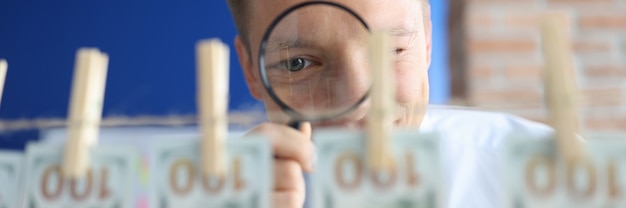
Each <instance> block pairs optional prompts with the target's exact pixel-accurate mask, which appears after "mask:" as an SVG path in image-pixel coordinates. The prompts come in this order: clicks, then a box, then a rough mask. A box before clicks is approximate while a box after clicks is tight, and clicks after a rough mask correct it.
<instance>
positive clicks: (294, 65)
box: [282, 58, 312, 72]
mask: <svg viewBox="0 0 626 208" xmlns="http://www.w3.org/2000/svg"><path fill="white" fill-rule="evenodd" d="M311 64H312V63H311V61H309V60H306V59H304V58H294V59H289V60H287V61H284V62H283V63H282V65H283V67H284V68H285V69H287V70H289V71H290V72H297V71H300V70H302V69H304V68H307V67H309V66H310V65H311Z"/></svg>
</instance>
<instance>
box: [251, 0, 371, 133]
mask: <svg viewBox="0 0 626 208" xmlns="http://www.w3.org/2000/svg"><path fill="white" fill-rule="evenodd" d="M313 5H328V6H333V7H337V8H339V9H342V10H344V11H346V12H348V13H349V14H351V15H352V16H354V17H355V18H356V19H357V20H359V22H361V24H362V25H363V26H364V27H365V29H366V30H367V31H368V32H370V28H369V26H368V25H367V23H366V22H365V20H363V18H361V16H360V15H358V14H357V13H356V12H355V11H353V10H352V9H350V8H348V7H346V6H344V5H342V4H339V3H336V2H329V1H307V2H303V3H300V4H296V5H294V6H292V7H290V8H288V9H287V10H285V11H284V12H282V13H281V14H280V15H278V17H276V18H275V19H274V21H272V22H271V24H270V25H269V27H268V28H267V29H266V30H265V34H264V35H263V39H261V46H260V47H259V67H258V68H259V74H260V75H261V80H262V82H263V86H264V88H265V91H266V92H267V94H268V95H269V96H270V97H271V98H272V100H273V101H274V102H276V104H277V105H278V106H279V107H280V108H281V109H282V110H283V112H285V113H286V114H287V115H289V116H290V117H291V121H290V122H304V121H308V122H319V121H326V120H332V119H334V118H338V117H342V116H344V115H346V114H348V113H350V112H352V111H354V110H355V109H356V108H358V107H359V106H360V105H361V104H362V103H363V102H365V100H366V99H367V97H368V95H369V91H370V90H369V89H368V91H367V92H366V93H365V95H363V97H361V99H359V100H358V101H357V102H356V103H355V104H354V105H353V106H351V107H350V108H348V109H346V110H345V111H342V112H340V113H338V114H336V115H328V116H324V115H319V116H316V117H310V116H307V115H304V114H302V113H300V112H298V111H296V110H294V109H292V108H291V107H289V105H287V104H286V103H285V102H283V101H282V100H281V99H280V98H279V97H278V95H276V93H275V92H274V89H272V86H271V84H270V82H269V79H268V78H267V73H266V72H265V49H266V48H267V40H268V39H269V36H270V35H271V34H272V32H273V31H274V28H275V27H276V25H278V23H280V21H282V20H283V18H285V17H286V16H287V15H289V14H291V13H292V12H293V11H295V10H297V9H300V8H302V7H306V6H313Z"/></svg>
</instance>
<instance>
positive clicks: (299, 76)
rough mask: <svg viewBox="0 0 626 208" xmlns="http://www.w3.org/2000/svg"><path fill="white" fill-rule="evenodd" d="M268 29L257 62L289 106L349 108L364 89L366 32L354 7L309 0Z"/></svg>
mask: <svg viewBox="0 0 626 208" xmlns="http://www.w3.org/2000/svg"><path fill="white" fill-rule="evenodd" d="M270 30H271V32H270V35H269V36H267V39H265V41H266V42H265V43H266V47H265V50H264V51H262V53H264V56H263V62H261V63H262V64H263V65H262V66H261V67H260V68H261V70H262V71H264V72H265V76H266V78H267V81H268V84H269V85H270V86H271V89H272V90H273V92H274V93H275V95H276V97H277V98H278V99H280V101H282V103H284V104H285V105H287V106H288V107H289V108H291V110H293V111H296V112H298V113H300V114H301V115H304V116H306V117H309V118H320V117H331V116H333V115H339V114H341V113H344V112H346V111H349V110H350V109H351V108H353V107H355V106H356V105H358V104H359V101H360V100H362V99H363V97H364V96H365V95H366V94H367V91H368V90H369V88H370V86H371V81H370V80H371V79H370V76H369V69H368V67H367V64H368V61H367V38H368V35H369V32H368V29H367V27H366V26H365V25H364V23H363V22H361V21H360V20H359V19H358V18H357V17H356V16H355V15H353V14H352V13H350V12H348V11H346V10H344V9H342V8H340V7H336V6H331V5H326V4H312V5H307V6H304V7H300V8H298V9H296V10H293V11H292V12H290V13H289V14H287V15H286V16H284V17H283V18H282V19H280V20H279V22H277V24H275V25H274V27H273V28H270Z"/></svg>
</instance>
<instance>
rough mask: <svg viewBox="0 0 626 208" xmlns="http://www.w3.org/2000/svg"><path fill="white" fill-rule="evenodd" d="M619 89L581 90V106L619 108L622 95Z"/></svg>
mask: <svg viewBox="0 0 626 208" xmlns="http://www.w3.org/2000/svg"><path fill="white" fill-rule="evenodd" d="M622 92H623V91H622V89H621V88H597V89H584V90H582V92H581V94H582V105H583V106H584V107H611V106H615V107H618V106H621V104H622V100H623V93H622Z"/></svg>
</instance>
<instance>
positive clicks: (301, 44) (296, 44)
mask: <svg viewBox="0 0 626 208" xmlns="http://www.w3.org/2000/svg"><path fill="white" fill-rule="evenodd" d="M312 47H313V43H311V41H307V40H302V39H288V40H285V39H270V40H268V41H267V45H266V46H265V52H266V53H272V52H276V51H280V50H284V49H288V48H312Z"/></svg>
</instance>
